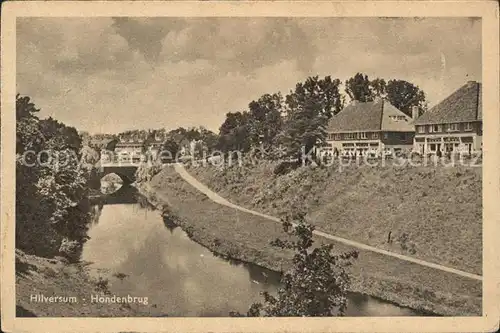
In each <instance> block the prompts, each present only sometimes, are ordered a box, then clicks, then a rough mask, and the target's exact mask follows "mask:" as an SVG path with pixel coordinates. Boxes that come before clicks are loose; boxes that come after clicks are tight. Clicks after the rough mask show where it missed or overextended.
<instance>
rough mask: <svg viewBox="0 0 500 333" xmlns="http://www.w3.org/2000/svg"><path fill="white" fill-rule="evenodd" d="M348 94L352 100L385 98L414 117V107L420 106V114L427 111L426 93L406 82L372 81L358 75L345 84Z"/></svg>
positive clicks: (365, 76)
mask: <svg viewBox="0 0 500 333" xmlns="http://www.w3.org/2000/svg"><path fill="white" fill-rule="evenodd" d="M345 85H346V93H347V94H348V95H349V97H350V98H351V100H357V101H360V102H371V101H373V100H375V98H378V97H380V98H385V99H387V100H388V101H389V102H390V103H391V104H392V105H394V106H395V107H396V108H397V109H399V110H401V111H402V112H403V113H405V114H407V115H408V116H412V107H413V106H418V108H419V112H420V114H421V113H423V112H425V111H426V110H427V101H426V97H425V93H424V92H423V91H422V90H421V89H420V88H419V87H418V86H416V85H414V84H413V83H411V82H408V81H405V80H397V79H393V80H389V81H388V82H386V81H385V80H384V79H381V78H376V79H374V80H370V79H369V78H368V76H367V75H366V74H363V73H357V74H356V75H355V76H354V77H351V78H350V79H348V80H347V81H346V82H345Z"/></svg>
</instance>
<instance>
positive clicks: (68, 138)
mask: <svg viewBox="0 0 500 333" xmlns="http://www.w3.org/2000/svg"><path fill="white" fill-rule="evenodd" d="M36 112H38V109H36V108H35V107H34V104H33V103H31V102H30V99H29V97H21V96H19V95H17V98H16V115H17V116H18V118H17V122H16V141H17V146H16V247H17V248H20V249H22V250H25V251H27V252H28V253H33V254H37V255H41V256H53V255H56V254H63V255H66V256H67V257H68V258H70V259H75V260H76V259H77V258H78V255H79V252H78V251H79V250H81V245H82V244H83V242H85V240H86V228H87V224H88V223H89V221H90V215H89V213H88V212H89V202H88V199H87V196H88V181H89V178H90V170H89V169H85V168H81V167H80V165H79V160H78V155H77V153H78V152H79V149H80V146H81V138H80V137H79V135H78V132H77V131H76V130H75V129H74V128H72V127H68V126H66V125H64V124H62V123H59V122H57V121H56V120H54V119H51V118H49V119H43V120H40V119H38V117H37V116H36ZM37 155H38V156H40V157H41V156H43V157H44V158H41V159H39V160H38V161H37V159H36V156H37Z"/></svg>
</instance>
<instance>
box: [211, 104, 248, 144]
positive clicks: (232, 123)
mask: <svg viewBox="0 0 500 333" xmlns="http://www.w3.org/2000/svg"><path fill="white" fill-rule="evenodd" d="M249 120H250V115H249V113H248V112H247V111H244V112H229V113H227V114H226V120H225V121H224V123H222V125H221V127H220V129H219V140H218V143H217V146H218V148H219V149H220V150H221V151H223V152H229V151H239V152H247V151H249V149H250V146H251V141H250V124H249Z"/></svg>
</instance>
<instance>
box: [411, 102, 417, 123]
mask: <svg viewBox="0 0 500 333" xmlns="http://www.w3.org/2000/svg"><path fill="white" fill-rule="evenodd" d="M411 117H412V119H413V120H415V119H417V118H418V106H416V105H415V106H412V107H411Z"/></svg>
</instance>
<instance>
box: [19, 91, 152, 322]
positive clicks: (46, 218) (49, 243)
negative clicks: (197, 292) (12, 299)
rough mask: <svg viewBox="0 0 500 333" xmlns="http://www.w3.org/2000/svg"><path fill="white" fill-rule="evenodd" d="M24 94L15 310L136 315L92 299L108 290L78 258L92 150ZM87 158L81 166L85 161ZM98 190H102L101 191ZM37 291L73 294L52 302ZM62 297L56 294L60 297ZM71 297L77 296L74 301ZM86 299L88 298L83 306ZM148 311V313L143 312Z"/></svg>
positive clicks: (94, 181) (88, 214) (91, 186)
mask: <svg viewBox="0 0 500 333" xmlns="http://www.w3.org/2000/svg"><path fill="white" fill-rule="evenodd" d="M38 111H39V109H37V108H36V107H35V105H34V103H33V102H31V100H30V98H29V97H27V96H24V97H22V96H19V95H18V96H17V97H16V117H17V122H16V207H15V209H16V221H15V223H16V228H15V246H16V253H15V258H16V259H15V260H16V308H17V310H18V314H19V315H21V316H25V315H28V316H49V317H61V316H63V317H70V316H71V317H78V316H92V317H97V316H132V315H142V312H140V311H138V310H136V309H132V308H130V307H127V306H122V305H109V304H97V303H96V304H91V305H89V304H88V300H89V299H90V295H91V294H93V293H95V294H98V293H102V292H106V290H105V289H104V290H103V280H102V278H101V280H99V279H97V280H96V279H95V278H93V277H92V276H91V274H90V272H89V270H88V268H87V266H86V264H84V263H82V262H81V261H80V255H81V251H82V247H83V244H84V243H85V241H86V240H87V239H88V236H87V230H88V226H89V224H90V222H91V220H92V209H91V208H92V204H91V202H90V200H89V197H90V196H92V195H93V196H96V195H97V193H96V191H97V189H98V188H99V185H98V184H99V183H100V182H99V178H98V177H97V175H98V174H97V171H96V169H95V167H94V164H95V154H94V152H92V151H89V150H83V151H82V140H81V137H80V136H79V134H78V132H77V131H76V129H75V128H73V127H69V126H66V125H64V124H63V123H60V122H58V121H57V120H54V119H52V118H47V119H40V118H38V116H37V113H38ZM82 162H83V163H82ZM96 187H97V189H96ZM32 295H43V296H44V297H51V296H54V297H62V299H63V300H64V299H66V297H76V299H77V303H78V304H76V303H72V302H59V303H51V304H47V303H44V302H36V301H32V300H31V297H32ZM58 299H59V298H58ZM71 299H73V298H71ZM85 299H86V300H87V303H85ZM143 315H151V314H150V313H147V311H145V312H144V314H143Z"/></svg>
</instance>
